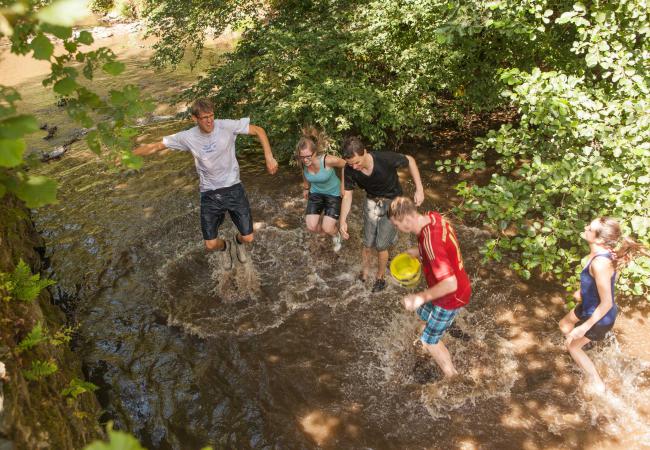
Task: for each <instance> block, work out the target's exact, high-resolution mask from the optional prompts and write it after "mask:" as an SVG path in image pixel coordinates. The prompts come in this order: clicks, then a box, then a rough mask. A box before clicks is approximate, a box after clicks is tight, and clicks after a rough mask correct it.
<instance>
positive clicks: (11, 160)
mask: <svg viewBox="0 0 650 450" xmlns="http://www.w3.org/2000/svg"><path fill="white" fill-rule="evenodd" d="M16 5H19V6H20V7H21V8H22V9H17V8H15V6H16ZM30 5H31V6H30ZM30 5H27V4H23V3H14V4H13V6H12V7H10V9H11V11H10V12H11V13H12V18H13V19H12V20H14V22H15V23H14V22H12V24H14V25H15V28H13V29H12V30H11V37H10V40H11V51H12V52H13V53H16V54H20V55H25V54H28V53H29V52H30V51H32V52H33V53H32V57H33V58H34V59H39V60H46V61H49V62H50V63H51V66H50V67H51V72H50V74H49V75H48V76H46V77H45V79H44V80H43V86H46V87H47V86H52V90H53V91H54V92H55V93H56V94H58V95H60V96H62V97H65V98H66V106H65V108H66V112H67V113H68V116H69V117H70V118H71V119H73V120H74V121H75V122H77V123H78V124H79V125H81V126H82V127H84V128H92V127H93V126H95V120H96V118H97V117H110V118H111V120H104V121H103V122H101V123H100V126H98V127H97V130H94V131H93V132H91V134H90V135H89V137H88V138H87V142H88V144H89V148H90V149H91V150H92V151H93V152H96V153H97V154H100V153H101V151H102V150H103V149H105V150H107V151H109V152H112V153H114V155H117V154H120V153H122V152H124V151H125V150H126V149H130V148H131V142H130V140H131V138H132V131H131V128H129V125H130V124H132V122H134V121H135V119H137V118H139V117H141V116H142V115H144V114H146V113H148V112H149V111H151V110H152V109H153V105H152V103H151V102H149V101H143V100H142V99H141V98H140V91H139V89H137V87H127V88H125V89H123V90H122V91H119V92H121V94H120V95H121V96H122V101H120V102H115V103H111V102H110V100H109V99H106V98H102V97H100V96H99V95H97V94H96V93H94V92H93V91H92V90H91V89H90V88H88V87H86V86H82V85H81V84H79V83H78V82H77V80H78V75H79V71H78V70H77V69H76V68H75V67H74V66H73V65H72V64H71V63H74V62H77V63H82V64H80V65H82V69H81V71H82V73H83V75H84V77H85V78H87V79H89V80H92V79H93V75H94V73H95V71H96V70H97V69H99V68H101V69H102V70H103V71H104V72H106V73H108V74H110V75H118V74H120V73H122V72H123V71H124V69H125V66H124V64H123V63H121V62H118V61H117V60H116V56H115V54H114V53H113V52H112V51H111V50H110V49H107V48H105V47H100V48H98V49H95V50H91V51H84V49H83V47H84V46H86V45H90V44H92V43H93V42H94V39H93V36H92V34H91V33H90V32H89V31H86V30H82V31H80V32H78V33H74V34H73V32H72V28H71V25H72V24H73V23H74V22H75V21H76V20H77V19H78V18H80V17H83V16H85V14H86V10H85V1H77V0H54V1H53V2H51V3H49V4H48V5H47V6H45V7H43V8H41V9H40V10H38V11H35V10H34V9H30V8H35V7H36V6H35V5H32V4H30ZM2 11H3V13H4V12H6V11H9V9H3V10H2ZM2 17H4V16H2ZM5 34H6V33H5ZM55 38H58V39H61V40H63V49H64V50H65V51H63V52H57V54H56V56H54V44H53V39H55ZM19 98H20V96H19V94H18V93H17V92H16V90H15V89H12V88H7V87H4V86H0V145H1V147H0V150H1V152H2V153H0V197H2V196H4V195H5V194H6V193H7V192H12V193H13V194H15V195H16V196H17V197H18V198H19V199H21V200H23V201H24V202H25V204H26V205H27V206H28V207H30V208H36V207H40V206H43V205H46V204H48V203H53V202H56V183H55V182H54V181H53V180H51V179H48V178H45V177H41V176H34V175H31V174H30V173H28V172H27V170H26V167H25V166H24V165H25V162H26V161H25V157H26V149H25V144H24V141H23V140H22V137H23V136H24V135H25V134H27V133H31V132H33V131H36V130H37V129H38V123H37V121H36V118H35V117H33V116H29V115H17V109H16V102H17V100H19ZM35 163H36V160H35V159H32V160H31V161H30V163H29V164H32V165H33V164H35ZM133 165H135V163H134V164H133Z"/></svg>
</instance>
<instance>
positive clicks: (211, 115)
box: [197, 113, 214, 120]
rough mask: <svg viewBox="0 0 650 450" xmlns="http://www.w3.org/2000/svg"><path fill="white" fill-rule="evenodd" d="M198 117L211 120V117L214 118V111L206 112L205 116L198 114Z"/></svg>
mask: <svg viewBox="0 0 650 450" xmlns="http://www.w3.org/2000/svg"><path fill="white" fill-rule="evenodd" d="M197 119H199V120H209V119H214V113H212V114H206V115H204V116H198V117H197Z"/></svg>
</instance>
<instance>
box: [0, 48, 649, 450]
mask: <svg viewBox="0 0 650 450" xmlns="http://www.w3.org/2000/svg"><path fill="white" fill-rule="evenodd" d="M116 39H117V38H116ZM117 42H122V41H121V40H120V39H117ZM137 48H138V47H130V49H131V50H129V51H132V52H133V53H134V54H135V56H133V55H131V56H132V59H131V60H129V61H128V63H127V73H126V75H125V76H127V79H126V81H131V82H132V81H135V82H138V83H139V84H140V85H141V86H142V87H143V88H145V89H147V88H148V85H151V86H150V87H151V88H152V89H154V93H156V94H160V95H163V96H164V95H167V94H169V93H173V92H175V91H177V89H178V87H177V85H175V84H174V83H170V81H169V80H170V79H172V78H173V76H174V75H172V74H169V73H165V74H163V75H164V77H163V75H161V74H156V73H153V72H147V76H146V77H144V78H146V80H145V79H143V77H142V73H143V72H142V71H143V70H145V69H146V67H145V63H146V61H145V56H146V55H145V56H143V55H141V54H139V53H137ZM118 52H119V51H118ZM138 58H140V59H138ZM4 68H5V66H3V69H4ZM185 76H186V77H187V76H188V75H187V74H186V75H185ZM138 77H139V78H138ZM163 78H164V79H163ZM152 80H154V81H156V80H157V82H152ZM38 83H40V79H39V77H37V76H35V77H34V79H33V80H26V81H25V82H24V83H23V85H22V87H21V89H22V90H23V92H26V100H25V106H26V107H27V109H28V110H30V111H32V112H36V113H37V114H41V115H42V116H43V117H48V118H49V119H50V120H54V119H56V120H60V121H62V122H65V119H64V118H63V116H62V115H61V113H60V112H58V113H57V112H56V111H53V109H54V110H56V108H55V107H54V106H53V98H51V97H43V96H39V95H40V94H38V92H40V91H39V89H41V88H40V87H38V86H39V84H38ZM25 89H26V91H25ZM168 112H169V111H167V110H165V111H163V110H161V111H158V113H159V114H162V113H165V114H167V113H168ZM57 114H58V116H57ZM187 125H188V124H187V123H168V124H163V125H156V126H151V127H148V128H144V129H142V133H143V136H144V139H145V140H148V141H153V140H155V139H159V138H160V137H161V136H163V135H165V134H170V133H173V132H175V131H178V130H179V129H182V128H183V127H185V126H187ZM68 128H70V126H69V124H68V125H65V124H63V125H62V126H61V130H62V131H61V134H60V135H57V136H56V137H55V139H54V142H52V143H50V144H51V145H58V142H59V141H61V142H63V141H64V140H65V139H66V135H65V133H66V130H67V131H69V130H68ZM269 131H270V132H271V138H272V130H269ZM30 139H31V140H30V147H35V148H38V149H40V148H41V147H43V148H45V147H47V145H49V144H45V143H43V142H42V139H41V138H40V137H39V136H35V137H32V138H30ZM239 139H240V141H241V140H244V139H249V138H246V137H240V138H239ZM434 141H436V142H437V147H436V148H434V149H432V150H431V151H430V152H428V153H424V152H423V153H421V154H420V155H419V160H420V165H421V171H422V174H423V179H424V184H425V189H426V193H427V202H426V206H427V207H437V208H441V209H443V210H446V209H448V206H449V204H450V203H453V202H454V201H455V200H454V199H453V194H452V190H451V188H450V187H449V186H450V184H451V182H450V180H447V179H445V178H444V177H442V176H441V175H439V174H436V173H435V171H434V170H433V167H434V164H433V160H432V158H433V157H435V156H436V155H437V154H439V153H440V152H442V151H445V150H446V149H447V146H448V145H451V144H453V139H452V140H445V138H444V133H441V137H439V138H434ZM403 150H404V151H409V149H403ZM240 161H241V166H242V179H243V182H244V184H245V186H246V189H247V192H248V195H249V199H250V202H251V205H252V208H253V214H254V220H255V228H256V242H255V243H254V245H253V247H252V249H251V258H250V261H249V262H248V263H246V264H243V265H242V264H237V265H236V266H235V268H234V269H233V270H224V261H223V257H224V256H223V255H217V254H212V255H208V254H206V253H205V251H204V250H203V244H202V241H201V236H200V228H199V220H198V208H199V205H198V192H197V180H196V174H195V170H194V166H193V163H192V161H191V158H190V157H189V155H188V154H179V153H170V154H166V155H156V156H153V157H151V158H148V159H147V160H146V162H145V166H144V169H143V170H141V171H137V172H126V173H118V172H115V171H111V170H108V169H107V168H106V166H105V165H103V164H102V163H101V162H99V161H98V160H97V159H96V157H95V156H94V155H93V154H92V153H90V152H89V151H88V150H87V149H85V148H84V146H83V145H82V143H81V142H79V143H76V144H73V145H72V147H71V149H70V150H69V151H68V153H66V155H65V157H64V158H63V159H61V160H60V161H54V162H51V163H48V164H46V165H45V166H44V167H43V168H42V169H41V172H43V173H45V174H48V175H51V176H53V177H55V178H56V179H58V180H59V182H60V185H61V191H60V194H59V199H60V203H59V204H58V205H54V206H51V207H47V208H43V209H41V210H39V211H36V212H35V219H36V222H37V226H38V228H39V230H40V231H41V233H42V234H43V235H44V236H45V238H46V242H47V248H48V250H47V252H48V256H49V258H50V262H51V267H52V271H53V274H54V276H55V277H56V278H57V280H58V285H57V288H56V289H57V290H58V297H59V300H60V301H61V303H62V306H63V307H65V308H66V309H67V311H68V313H69V314H70V315H71V316H72V317H73V318H74V320H75V321H76V322H77V323H78V340H77V348H78V350H79V352H80V355H81V356H82V358H83V360H84V365H85V368H86V372H87V375H88V377H89V378H90V379H91V381H93V382H94V383H95V384H98V385H99V386H100V387H101V389H100V391H99V397H100V400H101V402H102V404H103V407H104V408H105V411H106V412H105V415H104V417H103V419H106V420H108V419H110V420H114V421H115V423H116V426H118V427H120V428H124V429H128V430H131V431H133V432H135V433H136V434H137V435H138V437H139V438H140V439H141V440H142V441H143V442H144V443H145V445H147V446H148V447H149V448H152V449H153V448H160V449H195V448H196V449H198V448H201V447H202V446H203V445H206V444H212V445H213V446H214V447H215V448H238V449H239V448H279V449H285V448H286V449H294V448H305V449H311V448H319V447H322V448H337V449H338V448H358V449H370V448H372V449H424V448H427V449H547V448H558V449H560V448H571V449H573V448H588V449H628V448H635V449H636V448H650V444H648V443H649V442H650V425H649V423H650V420H649V419H650V407H648V405H650V401H649V400H650V398H649V397H650V363H649V362H648V361H650V356H649V353H648V351H647V350H646V346H645V345H643V344H640V343H643V342H646V341H647V340H648V339H649V338H650V331H649V330H648V326H647V321H648V317H649V315H650V313H649V312H648V311H647V310H644V309H640V310H639V309H638V308H636V307H634V308H623V313H622V315H621V318H620V319H619V323H620V324H621V325H620V326H617V329H616V333H615V335H613V336H611V337H610V339H609V340H608V341H606V342H604V343H602V344H599V345H598V346H597V347H595V348H594V349H593V350H591V351H590V353H591V356H592V357H593V358H594V360H595V362H596V364H597V366H598V368H599V370H600V371H601V373H602V374H603V375H604V378H605V381H606V383H607V384H608V386H610V392H609V393H608V394H607V395H606V396H603V397H597V396H596V397H594V396H593V395H589V394H588V393H587V394H585V393H582V392H581V390H580V388H579V386H580V380H581V374H580V373H579V371H578V370H577V368H576V366H575V364H573V362H572V361H571V360H570V357H569V356H568V354H567V353H566V352H565V351H564V349H563V340H562V338H561V336H560V333H559V332H558V330H557V326H556V322H557V321H558V320H559V319H560V318H561V317H562V315H563V314H564V313H565V311H564V309H563V299H562V296H563V295H564V294H563V293H562V292H560V291H559V290H557V289H556V288H555V287H553V286H552V285H544V284H542V283H538V284H524V283H521V282H520V281H518V280H517V279H516V278H515V277H513V276H512V274H511V273H510V272H509V271H508V270H506V269H504V268H503V267H502V266H499V265H482V263H481V256H480V254H479V252H478V247H479V246H480V245H481V243H482V242H483V241H484V240H485V239H486V236H485V234H484V233H483V232H482V231H480V230H479V229H476V228H471V227H466V226H462V225H458V226H457V231H458V234H459V237H460V240H461V247H462V250H463V254H464V258H465V260H466V266H467V267H469V272H470V276H471V278H472V283H473V288H474V293H475V294H474V297H473V299H472V303H471V305H470V307H469V308H467V310H466V311H464V312H463V313H462V314H461V315H460V316H459V317H458V319H457V324H458V331H457V332H456V333H455V335H456V336H457V337H452V336H449V335H448V336H447V337H446V342H447V345H448V347H449V348H450V350H451V353H452V355H453V359H454V362H455V364H456V366H457V368H458V369H459V371H460V372H461V373H462V376H461V377H460V379H458V380H456V381H455V382H451V383H450V382H447V381H445V380H442V379H441V376H440V373H439V371H438V370H437V368H436V367H435V365H434V364H433V363H432V362H431V360H430V359H429V358H427V357H426V356H425V355H424V354H423V353H422V351H421V349H419V347H418V346H416V345H413V342H414V341H415V340H416V339H417V331H416V330H417V327H418V321H417V320H416V319H415V317H414V315H413V314H410V313H406V312H404V311H403V309H402V308H401V307H400V303H399V299H400V297H401V296H402V295H404V294H405V291H404V290H403V289H401V288H399V287H396V286H389V288H388V289H387V290H386V291H385V292H382V293H381V294H378V295H377V294H372V293H371V292H370V289H369V287H370V286H369V285H363V284H362V283H361V282H360V281H358V280H357V279H356V274H357V273H358V271H359V269H360V258H359V255H360V242H359V236H360V233H361V217H360V209H359V207H358V201H359V200H360V198H361V195H357V196H356V202H357V203H355V207H354V208H353V212H352V216H351V219H350V227H351V230H352V235H353V239H352V240H350V241H348V242H345V244H344V247H343V250H342V251H341V252H340V253H339V254H335V253H333V252H332V250H331V244H330V242H329V241H328V240H323V239H319V238H314V237H312V236H310V235H308V234H307V233H306V232H305V231H304V228H303V211H304V207H305V204H304V201H303V200H302V199H301V197H300V193H301V192H300V189H299V182H300V176H299V174H298V173H297V171H296V170H295V169H290V168H286V167H283V168H282V169H281V172H280V173H279V174H278V175H277V176H275V177H271V176H269V175H268V174H266V173H265V172H264V170H263V169H264V167H263V159H262V156H261V152H260V153H258V154H248V155H243V156H242V157H241V159H240ZM408 189H412V187H411V186H409V187H408ZM223 233H224V234H225V235H226V236H232V235H233V233H234V229H233V227H232V224H231V223H230V221H229V219H226V221H225V226H224V227H223ZM413 244H414V241H413V240H412V238H409V237H407V236H401V237H400V241H399V243H398V244H397V246H396V250H401V249H404V248H406V247H407V246H409V245H413Z"/></svg>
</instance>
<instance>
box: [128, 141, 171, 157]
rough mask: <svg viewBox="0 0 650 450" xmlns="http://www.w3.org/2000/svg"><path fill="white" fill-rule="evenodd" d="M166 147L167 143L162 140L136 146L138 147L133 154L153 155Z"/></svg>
mask: <svg viewBox="0 0 650 450" xmlns="http://www.w3.org/2000/svg"><path fill="white" fill-rule="evenodd" d="M165 148H166V147H165V144H163V143H162V141H160V142H153V143H151V144H144V145H141V146H139V147H136V149H135V150H133V154H134V155H136V156H149V155H153V154H154V153H156V152H159V151H161V150H164V149H165Z"/></svg>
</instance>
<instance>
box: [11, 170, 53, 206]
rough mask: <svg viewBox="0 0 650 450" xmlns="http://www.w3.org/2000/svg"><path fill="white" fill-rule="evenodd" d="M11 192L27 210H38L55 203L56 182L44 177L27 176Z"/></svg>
mask: <svg viewBox="0 0 650 450" xmlns="http://www.w3.org/2000/svg"><path fill="white" fill-rule="evenodd" d="M13 192H14V193H15V194H16V197H18V198H19V199H21V200H22V201H24V202H25V205H26V206H27V207H28V208H40V207H41V206H45V205H49V204H52V203H56V181H54V180H52V179H51V178H47V177H44V176H40V175H29V176H27V177H26V178H25V179H24V180H22V182H21V183H20V184H18V185H17V186H16V187H15V188H14V189H13Z"/></svg>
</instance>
